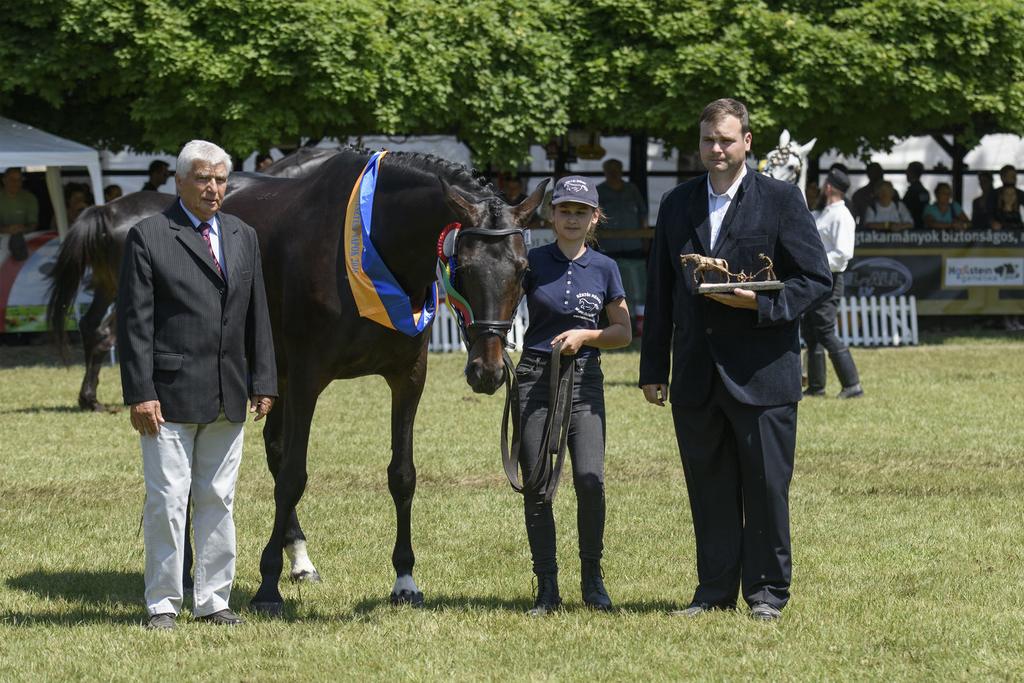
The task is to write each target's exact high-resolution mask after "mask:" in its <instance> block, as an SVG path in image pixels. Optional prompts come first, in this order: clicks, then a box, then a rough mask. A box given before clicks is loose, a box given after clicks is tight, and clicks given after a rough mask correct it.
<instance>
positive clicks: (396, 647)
mask: <svg viewBox="0 0 1024 683" xmlns="http://www.w3.org/2000/svg"><path fill="white" fill-rule="evenodd" d="M1022 350H1024V345H1022V344H1021V343H1020V342H1015V341H1014V340H1013V339H1011V338H1006V337H998V336H996V337H991V338H985V339H969V338H953V339H948V338H947V339H945V340H943V343H937V344H930V345H928V346H923V347H918V348H904V349H887V350H871V351H861V350H857V351H855V356H856V359H857V362H858V364H859V365H860V367H861V372H862V375H863V381H864V385H865V387H866V389H867V392H868V395H867V397H865V398H864V399H862V400H859V401H855V402H840V401H837V400H834V399H831V398H830V399H825V400H816V401H813V402H812V401H805V402H803V403H802V404H801V407H800V429H799V437H798V453H797V468H796V476H795V479H794V482H793V487H792V518H793V542H794V584H793V599H792V601H791V603H790V606H789V608H788V609H787V610H786V612H785V614H784V618H783V620H782V622H781V623H779V624H777V625H772V624H761V623H755V622H753V621H752V620H750V619H749V618H748V617H746V616H745V615H744V614H743V612H738V613H736V614H728V613H723V614H712V615H708V616H705V617H702V618H700V619H697V620H682V619H679V618H673V617H670V616H668V615H667V611H668V610H669V609H672V608H673V606H683V605H685V604H686V602H687V601H688V599H689V597H690V595H691V594H692V590H693V585H694V581H695V569H694V560H693V557H694V548H693V535H692V530H691V527H690V516H689V508H688V505H687V500H686V493H685V489H684V484H683V477H682V469H681V467H680V465H679V458H678V454H677V452H676V449H675V446H674V438H673V436H672V428H671V419H670V415H669V412H668V410H664V409H660V410H659V409H657V408H654V407H648V406H646V405H645V404H643V403H642V399H641V397H640V394H639V391H638V390H637V389H635V388H634V384H635V378H636V367H637V361H638V358H637V355H636V354H634V353H622V354H608V355H607V356H606V359H605V364H604V367H605V375H606V381H607V388H606V392H607V400H608V406H609V407H608V420H609V447H608V456H607V480H608V483H607V492H608V493H607V495H608V506H609V518H608V528H607V534H606V548H607V551H606V552H607V554H606V561H605V574H606V582H607V584H608V588H609V592H610V593H611V596H612V598H613V599H614V600H615V602H616V604H617V606H618V607H620V610H619V611H618V612H616V613H614V614H611V615H606V614H597V613H593V612H590V611H588V610H585V609H583V608H581V606H580V597H579V562H578V559H577V558H576V548H575V546H576V533H575V528H574V527H575V513H574V508H575V499H574V495H573V491H572V486H571V485H567V486H565V487H563V489H562V490H561V492H560V494H559V497H558V500H557V502H556V518H557V520H558V522H559V534H560V535H559V558H560V562H561V584H562V592H563V596H564V597H565V598H567V608H566V609H565V610H564V611H562V612H561V613H559V614H556V615H554V616H551V617H548V618H545V619H540V620H537V619H530V618H529V617H527V616H526V615H525V614H524V612H525V610H526V609H527V608H528V607H529V606H530V605H531V604H532V593H531V575H530V569H529V556H528V551H527V546H526V539H525V532H524V530H523V528H522V511H521V501H520V499H519V497H518V496H517V495H515V494H514V493H513V492H512V491H511V490H510V489H509V488H508V486H507V484H506V483H505V480H504V477H503V475H502V473H501V468H500V463H499V457H498V450H497V438H498V437H497V424H498V418H499V416H500V410H501V400H500V397H498V396H494V397H483V396H477V395H474V394H472V393H471V392H470V391H469V389H468V387H466V385H465V383H464V381H463V380H462V377H461V370H462V363H463V362H464V358H463V357H461V356H449V357H442V356H435V357H432V358H431V361H430V365H431V368H430V377H429V380H428V385H427V389H426V393H425V396H424V400H423V404H422V407H421V410H420V414H419V418H418V421H417V425H416V447H417V458H416V460H417V465H418V471H419V484H418V490H417V496H416V501H415V504H414V509H413V540H414V547H415V550H416V553H417V559H418V564H417V567H416V578H417V581H418V582H419V584H420V588H421V589H422V590H423V591H424V592H425V594H426V599H427V604H426V608H425V609H422V610H418V611H414V610H411V609H408V608H397V609H396V608H392V607H390V606H388V605H387V596H388V593H389V591H390V588H391V583H392V582H393V580H394V576H393V574H392V569H391V565H390V554H391V548H392V543H393V538H394V517H393V515H394V513H393V507H392V504H391V499H390V496H389V495H388V492H387V481H386V472H385V468H386V465H387V460H388V457H389V454H388V434H387V423H388V412H389V398H388V393H387V389H386V386H385V385H384V383H383V381H382V380H380V379H378V378H366V379H362V380H355V381H350V382H336V383H335V384H334V385H332V386H331V387H330V388H329V389H328V390H327V391H326V392H325V394H324V395H323V397H322V398H321V401H320V407H319V410H318V413H317V415H316V419H315V420H314V425H313V435H312V443H311V454H310V480H309V488H308V489H307V492H306V496H305V498H304V499H303V501H302V503H301V505H300V509H299V511H300V515H301V516H302V518H303V520H304V526H305V528H306V532H307V534H308V535H309V538H310V554H311V556H312V558H313V560H314V562H316V564H317V567H318V569H319V570H320V572H321V573H322V574H323V576H324V579H325V580H324V583H322V584H320V585H313V586H311V585H302V586H296V585H290V584H285V585H284V587H283V591H284V594H285V597H286V601H287V606H286V614H285V618H284V619H282V620H278V621H273V620H267V619H263V618H258V617H254V616H252V615H249V621H248V623H247V624H246V625H245V626H243V627H241V628H238V629H234V630H228V629H217V628H215V627H210V626H206V625H203V624H194V623H190V622H189V621H188V619H187V618H185V619H182V620H179V628H178V630H177V631H176V632H173V633H152V632H147V631H144V630H143V629H141V628H140V627H139V623H140V622H141V620H142V619H143V612H144V610H143V606H142V602H141V597H142V588H143V586H142V574H141V571H142V562H143V560H142V555H143V549H142V539H141V537H138V536H137V535H136V531H137V528H138V525H139V514H140V510H141V505H142V492H143V489H142V478H141V463H140V455H139V449H138V442H137V439H136V438H135V437H134V436H133V433H132V431H131V430H130V427H129V424H128V418H127V416H126V414H125V413H123V412H121V413H118V414H109V415H94V414H83V413H80V412H78V411H77V410H73V409H72V406H74V405H75V397H76V395H77V391H78V384H79V382H80V380H81V367H79V366H73V367H71V368H70V369H64V368H62V367H58V366H56V365H54V364H53V363H52V361H51V360H50V357H51V354H50V352H49V350H48V349H46V348H35V347H28V348H12V347H3V348H0V539H2V540H0V547H2V552H0V679H3V680H28V679H42V678H46V679H52V680H61V679H104V680H109V679H146V680H150V679H159V678H169V679H181V678H186V679H196V678H200V677H203V678H206V677H218V678H222V679H225V680H269V679H275V678H279V679H283V680H303V679H311V680H329V679H391V680H394V679H411V680H428V679H439V678H457V679H520V680H521V679H602V680H622V679H683V678H686V679H695V680H727V679H728V680H740V679H752V678H757V679H772V680H777V679H778V680H785V679H795V680H847V679H852V680H945V679H958V680H967V679H971V680H973V679H988V680H1014V679H1017V680H1019V679H1021V678H1024V495H1022V494H1024V457H1022V456H1024V439H1022V436H1024V429H1022V426H1021V419H1022V406H1024V400H1022V399H1024V386H1022V382H1021V378H1022V377H1024V353H1022ZM102 381H103V383H102V384H101V386H100V396H101V398H102V399H104V400H106V401H108V402H115V401H116V400H118V399H119V398H120V392H119V391H118V390H117V386H118V382H117V373H116V371H112V370H110V369H107V370H105V371H104V375H103V379H102ZM830 381H831V383H832V386H830V393H834V391H835V390H837V389H838V387H836V386H835V379H834V377H832V378H831V379H830ZM259 436H260V435H259V431H258V429H257V428H253V425H251V424H250V426H249V428H247V435H246V437H247V442H246V453H245V457H246V460H245V462H244V463H243V466H242V474H241V479H240V481H239V485H238V495H237V504H236V520H237V524H238V539H239V563H238V577H237V581H236V583H235V592H234V595H233V603H235V604H237V605H238V606H243V605H245V604H246V603H247V602H248V600H249V598H250V597H251V595H252V593H253V591H254V590H255V589H256V586H257V585H258V582H259V572H258V558H259V552H260V550H261V549H262V547H263V544H264V543H265V541H266V536H267V533H268V532H269V527H270V520H271V515H272V505H271V502H270V501H271V480H270V477H269V475H268V474H267V471H266V468H265V465H264V461H263V452H262V444H261V439H260V438H259ZM213 680H216V678H214V679H213Z"/></svg>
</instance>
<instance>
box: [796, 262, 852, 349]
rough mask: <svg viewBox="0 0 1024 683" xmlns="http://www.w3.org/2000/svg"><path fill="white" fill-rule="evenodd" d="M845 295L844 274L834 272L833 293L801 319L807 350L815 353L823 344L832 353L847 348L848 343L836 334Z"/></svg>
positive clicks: (801, 332) (801, 330)
mask: <svg viewBox="0 0 1024 683" xmlns="http://www.w3.org/2000/svg"><path fill="white" fill-rule="evenodd" d="M842 297H843V274H842V273H832V294H831V295H830V296H829V297H828V298H827V299H825V300H824V301H823V302H821V303H820V304H818V305H817V306H815V307H814V308H812V309H810V310H809V311H807V312H806V313H804V317H803V318H801V320H800V334H801V335H803V338H804V342H806V344H807V352H808V353H814V352H815V351H816V349H817V347H818V346H819V345H820V346H823V347H825V350H826V351H828V353H829V354H830V355H832V354H836V353H839V352H840V351H845V350H846V344H844V343H843V342H842V340H841V339H839V335H837V334H836V315H837V314H838V312H839V300H840V299H841V298H842Z"/></svg>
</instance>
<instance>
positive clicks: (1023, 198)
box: [988, 164, 1024, 211]
mask: <svg viewBox="0 0 1024 683" xmlns="http://www.w3.org/2000/svg"><path fill="white" fill-rule="evenodd" d="M999 179H1000V180H1001V181H1003V184H1002V186H1001V187H1012V188H1014V189H1015V190H1016V191H1017V203H1018V204H1024V190H1021V189H1020V188H1018V187H1017V169H1015V168H1014V167H1013V166H1012V165H1010V164H1007V165H1006V166H1003V167H1002V168H1001V169H999ZM988 207H989V210H990V211H992V210H994V209H995V208H996V193H994V194H992V196H991V198H990V199H989V202H988Z"/></svg>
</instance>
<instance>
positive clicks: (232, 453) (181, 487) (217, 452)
mask: <svg viewBox="0 0 1024 683" xmlns="http://www.w3.org/2000/svg"><path fill="white" fill-rule="evenodd" d="M243 426H244V425H243V423H241V422H228V420H227V418H225V417H224V414H223V413H221V415H220V416H219V417H218V418H217V421H216V422H212V423H210V424H179V423H176V422H165V423H164V424H163V425H161V427H160V432H159V433H158V434H157V435H156V436H143V437H142V469H143V474H144V476H145V480H146V506H145V510H144V511H143V534H144V537H145V542H146V609H147V610H148V611H149V614H151V615H153V614H165V613H171V614H178V612H180V611H181V601H182V593H183V590H182V584H181V580H182V570H183V566H184V563H185V511H186V509H187V507H188V495H189V490H190V489H191V491H192V510H193V514H192V528H193V532H194V533H193V535H194V537H195V561H194V576H195V588H194V589H193V595H192V598H193V603H192V604H193V608H192V611H193V614H195V616H197V617H202V616H206V615H208V614H213V613H214V612H219V611H220V610H222V609H227V607H228V598H229V597H230V595H231V583H232V581H234V578H235V521H234V518H233V517H232V509H233V506H234V497H235V481H236V480H237V479H238V466H239V465H240V464H241V462H242V433H243Z"/></svg>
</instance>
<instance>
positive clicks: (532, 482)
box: [501, 344, 576, 503]
mask: <svg viewBox="0 0 1024 683" xmlns="http://www.w3.org/2000/svg"><path fill="white" fill-rule="evenodd" d="M503 356H504V361H505V411H504V414H503V415H502V418H501V462H502V464H503V465H504V467H505V476H506V477H508V483H509V484H510V485H511V486H512V489H513V490H514V491H516V492H518V493H524V492H526V493H531V494H538V493H540V492H541V491H543V492H544V500H545V502H548V503H550V502H551V501H552V500H553V499H554V497H555V491H557V490H558V482H559V480H560V479H561V476H562V465H563V464H564V463H565V451H566V444H567V443H568V440H569V420H570V417H571V415H572V394H573V388H574V387H575V384H576V363H575V362H574V361H573V359H571V358H570V362H568V363H566V364H565V366H564V368H563V366H562V345H561V344H556V345H555V347H554V348H553V349H552V350H551V361H550V364H551V367H550V372H551V375H550V383H549V386H548V416H547V419H546V420H545V421H544V438H543V440H542V441H541V446H540V454H539V457H538V458H537V466H536V467H535V468H534V470H533V473H532V474H531V475H530V477H529V479H527V480H526V481H525V482H523V483H520V481H519V454H520V449H521V448H522V437H521V435H520V429H521V427H522V415H521V414H520V408H519V380H518V379H516V369H515V366H514V365H513V364H512V359H511V358H510V357H509V355H508V352H507V351H503ZM510 416H511V418H512V446H511V448H509V441H508V423H509V417H510Z"/></svg>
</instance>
